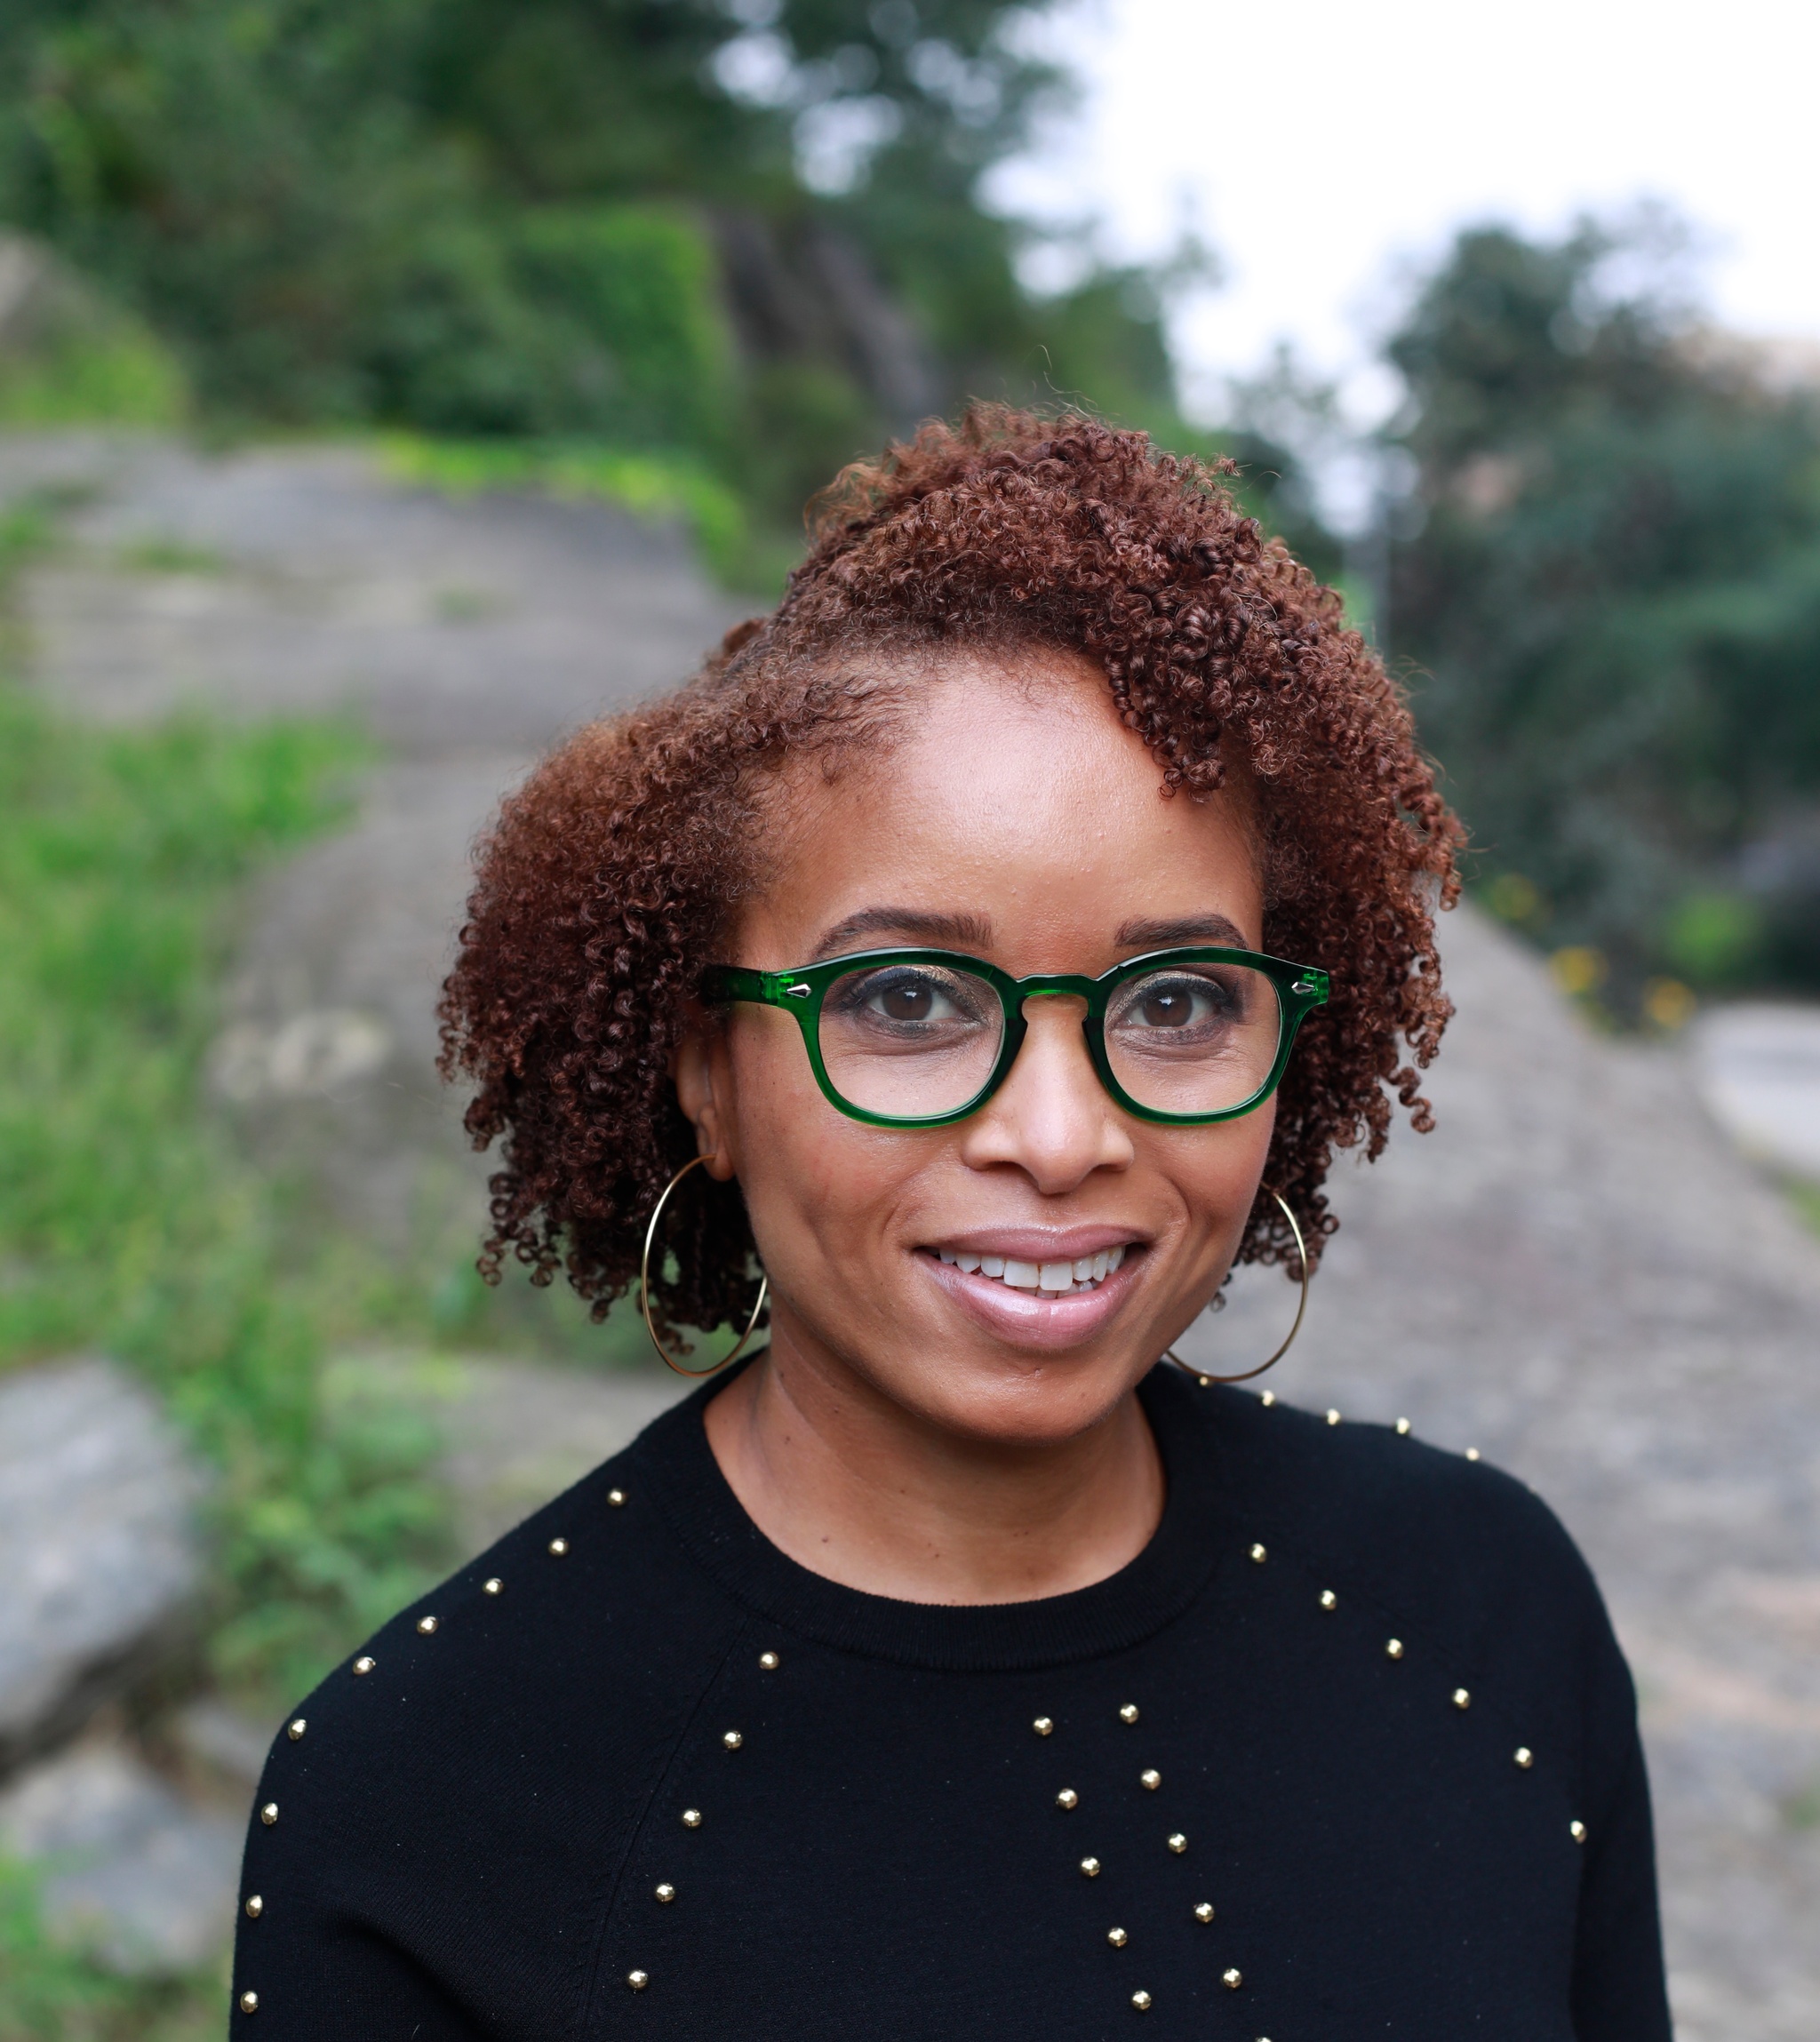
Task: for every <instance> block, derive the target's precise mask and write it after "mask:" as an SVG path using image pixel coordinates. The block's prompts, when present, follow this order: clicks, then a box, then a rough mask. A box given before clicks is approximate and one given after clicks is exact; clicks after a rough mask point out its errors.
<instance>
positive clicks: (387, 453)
mask: <svg viewBox="0 0 1820 2042" xmlns="http://www.w3.org/2000/svg"><path fill="white" fill-rule="evenodd" d="M380 451H381V456H382V459H383V460H384V463H385V467H386V469H387V473H388V474H389V475H392V476H393V477H394V478H395V480H397V481H399V482H404V483H416V484H418V485H419V487H422V488H426V489H435V490H440V491H443V492H445V493H446V494H448V495H451V496H475V495H479V494H481V493H482V492H483V491H488V490H518V491H543V492H547V494H549V495H551V496H555V497H560V498H563V499H568V500H570V501H571V502H572V501H581V502H587V501H594V502H599V503H610V504H614V505H617V506H618V507H619V508H620V509H622V510H628V511H630V512H631V513H632V514H634V516H635V517H639V518H642V519H643V520H645V521H646V522H649V523H654V524H661V523H668V522H678V523H681V524H683V525H684V526H686V527H687V528H688V530H689V531H690V534H691V536H692V537H693V538H694V539H695V542H696V544H697V545H698V546H699V547H700V549H701V553H702V556H703V558H704V559H705V560H706V562H707V563H708V565H709V566H710V567H711V568H712V569H713V570H714V572H715V574H716V575H718V576H719V577H720V578H722V580H724V581H727V582H729V583H730V584H732V585H733V586H744V585H745V583H746V581H748V580H749V579H750V578H751V576H752V574H753V573H754V539H753V535H752V532H751V530H750V527H749V525H748V522H747V520H746V510H745V507H744V505H743V504H742V503H741V502H740V500H739V499H738V496H737V495H735V493H734V492H733V491H731V490H730V489H729V488H728V486H727V485H726V483H723V482H722V481H720V480H719V479H718V478H717V477H716V476H714V475H711V474H710V473H709V472H708V471H707V469H706V468H705V467H702V465H701V464H700V463H699V462H698V461H696V460H694V459H691V458H690V456H688V455H686V454H665V453H635V452H628V451H623V450H620V449H617V448H612V447H604V446H595V445H591V444H589V443H585V442H573V443H538V442H530V441H523V440H437V439H430V438H428V437H427V436H425V435H421V434H415V433H393V434H388V435H386V436H385V437H384V438H383V439H382V441H381V442H380Z"/></svg>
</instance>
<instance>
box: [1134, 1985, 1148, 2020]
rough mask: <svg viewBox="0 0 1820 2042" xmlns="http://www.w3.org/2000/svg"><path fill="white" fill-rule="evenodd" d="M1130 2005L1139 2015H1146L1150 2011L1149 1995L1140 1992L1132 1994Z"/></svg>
mask: <svg viewBox="0 0 1820 2042" xmlns="http://www.w3.org/2000/svg"><path fill="white" fill-rule="evenodd" d="M1131 2004H1132V2006H1135V2007H1136V2008H1137V2009H1138V2012H1139V2013H1140V2014H1148V2013H1149V2011H1150V1995H1149V1994H1148V1993H1147V1992H1145V1991H1143V1990H1138V1991H1137V1992H1134V1993H1133V1994H1132V1995H1131Z"/></svg>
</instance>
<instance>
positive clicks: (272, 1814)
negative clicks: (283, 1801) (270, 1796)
mask: <svg viewBox="0 0 1820 2042" xmlns="http://www.w3.org/2000/svg"><path fill="white" fill-rule="evenodd" d="M277 1819H278V1804H277V1802H276V1801H267V1803H266V1805H265V1807H262V1808H261V1809H260V1810H259V1820H260V1821H261V1822H262V1823H264V1824H265V1825H266V1827H267V1829H270V1828H271V1826H272V1824H273V1823H275V1822H276V1821H277Z"/></svg>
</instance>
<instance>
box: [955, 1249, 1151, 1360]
mask: <svg viewBox="0 0 1820 2042" xmlns="http://www.w3.org/2000/svg"><path fill="white" fill-rule="evenodd" d="M1147 1246H1148V1243H1146V1242H1145V1241H1143V1240H1137V1239H1135V1238H1134V1237H1133V1236H1131V1235H1130V1234H1123V1235H1121V1234H1120V1233H1119V1232H1117V1231H1116V1230H1114V1228H1111V1227H1092V1228H1088V1227H1077V1228H1074V1229H1071V1230H1070V1231H1069V1232H1068V1233H1067V1234H1066V1235H1063V1236H1061V1237H1060V1238H1058V1237H1057V1235H1056V1234H1054V1233H1052V1232H1048V1231H1047V1230H1042V1229H1037V1228H1030V1229H1028V1230H1020V1229H1010V1228H1007V1229H1004V1230H1002V1231H1001V1230H998V1229H994V1231H993V1232H991V1233H986V1232H980V1233H978V1234H975V1235H974V1236H973V1237H972V1238H971V1239H970V1240H969V1239H965V1238H963V1239H962V1240H956V1241H953V1242H947V1243H944V1244H943V1245H942V1246H940V1247H934V1246H931V1247H929V1248H922V1249H920V1250H919V1251H918V1253H917V1255H916V1261H917V1264H919V1266H920V1267H921V1268H922V1269H923V1270H924V1271H926V1272H927V1273H928V1275H929V1278H930V1280H931V1281H933V1282H934V1283H935V1284H936V1285H937V1286H938V1288H940V1289H941V1290H943V1291H945V1292H946V1295H947V1296H948V1299H949V1301H950V1302H951V1303H952V1304H954V1305H955V1306H956V1307H957V1308H958V1309H959V1310H960V1311H961V1312H962V1313H964V1314H965V1316H966V1317H967V1318H969V1319H970V1320H973V1321H974V1323H975V1324H976V1325H977V1326H978V1327H979V1328H981V1329H982V1330H984V1331H985V1332H986V1333H988V1334H990V1335H991V1336H992V1337H993V1338H994V1340H995V1341H997V1342H1000V1343H1002V1344H1003V1345H1005V1346H1007V1347H1012V1348H1019V1349H1022V1350H1024V1351H1025V1352H1033V1353H1043V1352H1049V1353H1057V1354H1060V1353H1066V1352H1073V1351H1075V1350H1077V1349H1079V1348H1080V1347H1081V1345H1082V1343H1083V1342H1086V1341H1090V1340H1092V1339H1093V1338H1095V1337H1096V1336H1098V1334H1099V1333H1100V1332H1101V1331H1102V1330H1103V1329H1104V1328H1106V1327H1107V1326H1108V1325H1110V1324H1111V1322H1112V1321H1113V1320H1114V1318H1116V1317H1117V1316H1118V1314H1119V1313H1120V1312H1122V1311H1123V1310H1124V1308H1125V1306H1126V1304H1128V1303H1129V1302H1130V1300H1131V1298H1132V1297H1133V1296H1135V1295H1136V1293H1137V1289H1138V1277H1139V1272H1141V1271H1142V1270H1143V1268H1144V1267H1145V1248H1147ZM1014 1249H1021V1250H1022V1251H1023V1252H1022V1253H1021V1254H1018V1253H1010V1252H1008V1251H1009V1250H1014ZM1070 1249H1072V1250H1073V1251H1074V1252H1073V1253H1072V1254H1067V1253H1066V1250H1070ZM1077 1268H1078V1269H1080V1270H1082V1272H1083V1273H1082V1275H1080V1276H1076V1275H1075V1273H1074V1272H1075V1270H1076V1269H1077ZM1013 1278H1016V1279H1018V1280H1017V1281H1012V1280H1011V1279H1013Z"/></svg>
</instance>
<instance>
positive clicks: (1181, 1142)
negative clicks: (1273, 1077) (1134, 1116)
mask: <svg viewBox="0 0 1820 2042" xmlns="http://www.w3.org/2000/svg"><path fill="white" fill-rule="evenodd" d="M1275 1126H1276V1101H1275V1100H1274V1099H1267V1100H1266V1101H1265V1104H1264V1105H1262V1106H1260V1107H1259V1108H1258V1109H1257V1112H1256V1113H1247V1114H1246V1115H1245V1117H1244V1119H1243V1120H1241V1121H1225V1123H1224V1124H1222V1125H1220V1126H1218V1127H1216V1128H1212V1129H1207V1130H1206V1131H1205V1132H1201V1131H1199V1130H1197V1134H1196V1135H1195V1136H1189V1137H1185V1138H1184V1137H1174V1138H1173V1139H1172V1140H1171V1141H1170V1143H1169V1150H1168V1151H1166V1152H1165V1153H1161V1154H1159V1155H1158V1157H1157V1159H1156V1165H1157V1168H1158V1169H1159V1170H1160V1171H1161V1173H1162V1174H1164V1175H1166V1176H1167V1177H1169V1178H1170V1180H1171V1181H1172V1183H1173V1185H1174V1186H1175V1190H1176V1195H1177V1198H1178V1199H1179V1200H1180V1202H1181V1207H1182V1210H1183V1214H1184V1217H1185V1221H1186V1227H1185V1234H1186V1237H1187V1238H1186V1244H1185V1245H1186V1246H1187V1247H1188V1259H1189V1263H1190V1265H1191V1266H1193V1265H1194V1264H1198V1263H1199V1262H1200V1260H1201V1257H1202V1256H1208V1257H1210V1258H1212V1259H1214V1260H1217V1261H1219V1262H1220V1264H1221V1267H1222V1269H1224V1266H1225V1261H1227V1260H1229V1259H1230V1258H1231V1257H1232V1256H1233V1255H1235V1254H1236V1253H1237V1252H1238V1248H1239V1243H1240V1240H1241V1238H1242V1236H1243V1234H1244V1231H1245V1222H1246V1220H1247V1219H1248V1218H1249V1215H1250V1211H1251V1204H1252V1200H1253V1199H1254V1198H1255V1197H1256V1195H1257V1185H1258V1183H1259V1180H1260V1178H1264V1179H1267V1178H1268V1177H1269V1175H1270V1172H1269V1169H1268V1168H1267V1167H1266V1166H1267V1161H1268V1157H1269V1153H1270V1142H1271V1136H1272V1134H1273V1131H1274V1129H1275ZM1197 1137H1198V1138H1197Z"/></svg>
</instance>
